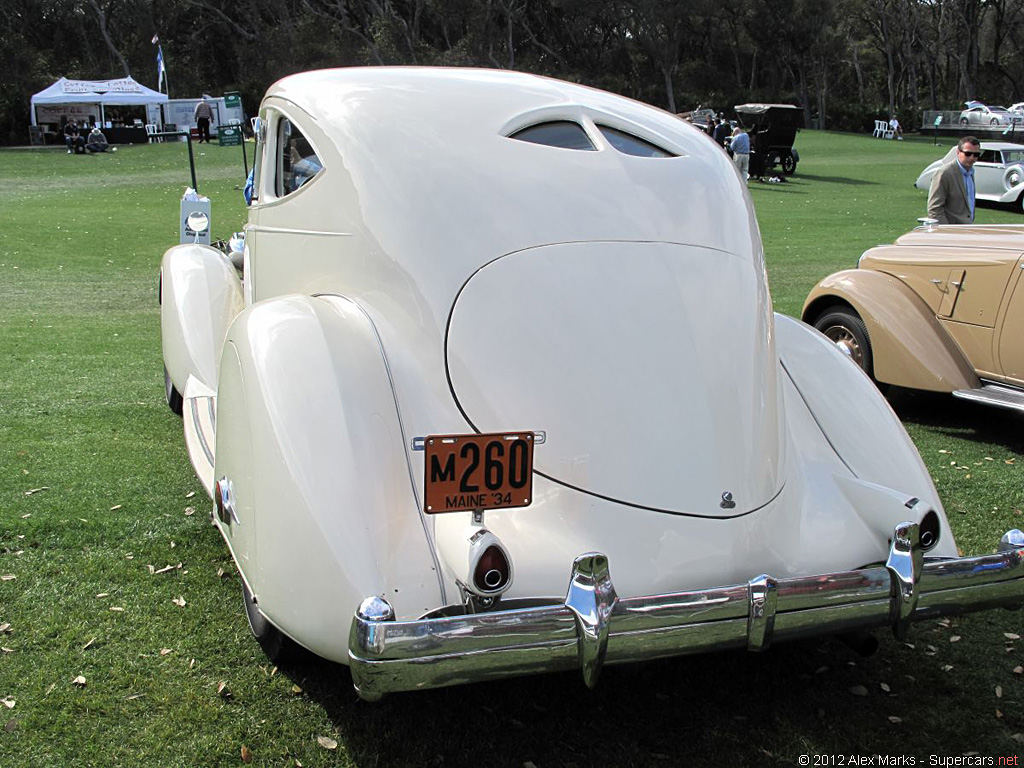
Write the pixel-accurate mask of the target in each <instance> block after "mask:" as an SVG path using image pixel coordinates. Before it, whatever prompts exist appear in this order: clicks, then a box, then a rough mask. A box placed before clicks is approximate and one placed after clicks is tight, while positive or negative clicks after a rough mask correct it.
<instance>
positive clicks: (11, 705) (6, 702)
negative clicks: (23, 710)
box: [0, 699, 15, 709]
mask: <svg viewBox="0 0 1024 768" xmlns="http://www.w3.org/2000/svg"><path fill="white" fill-rule="evenodd" d="M0 704H3V705H4V706H5V707H7V708H8V709H14V704H15V701H14V699H0Z"/></svg>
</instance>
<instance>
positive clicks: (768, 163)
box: [735, 104, 804, 178]
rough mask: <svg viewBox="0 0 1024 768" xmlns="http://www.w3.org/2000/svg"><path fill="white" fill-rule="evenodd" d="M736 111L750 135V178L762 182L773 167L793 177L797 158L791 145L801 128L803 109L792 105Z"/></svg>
mask: <svg viewBox="0 0 1024 768" xmlns="http://www.w3.org/2000/svg"><path fill="white" fill-rule="evenodd" d="M735 109H736V117H737V119H738V120H739V121H740V125H741V126H743V130H745V131H747V133H749V134H750V175H751V176H756V177H757V178H762V177H763V176H765V175H766V174H771V173H772V171H773V170H774V169H775V167H776V166H781V167H782V172H783V173H784V174H786V175H787V176H789V175H791V174H793V173H795V172H796V164H797V162H798V161H799V160H800V155H799V154H798V153H797V151H796V150H795V149H793V142H794V141H795V140H796V132H797V131H798V130H800V128H802V127H803V122H804V111H803V109H802V108H801V107H795V106H793V105H792V104H740V105H739V106H737V107H736V108H735Z"/></svg>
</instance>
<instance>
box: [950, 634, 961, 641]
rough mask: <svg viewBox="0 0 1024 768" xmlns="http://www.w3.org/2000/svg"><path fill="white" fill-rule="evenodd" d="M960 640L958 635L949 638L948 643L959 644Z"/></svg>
mask: <svg viewBox="0 0 1024 768" xmlns="http://www.w3.org/2000/svg"><path fill="white" fill-rule="evenodd" d="M960 639H961V638H960V635H953V636H952V637H950V638H949V642H951V643H959V642H960Z"/></svg>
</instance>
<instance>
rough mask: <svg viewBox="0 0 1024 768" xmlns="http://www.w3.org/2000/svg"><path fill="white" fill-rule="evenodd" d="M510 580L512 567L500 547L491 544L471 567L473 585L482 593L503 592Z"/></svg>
mask: <svg viewBox="0 0 1024 768" xmlns="http://www.w3.org/2000/svg"><path fill="white" fill-rule="evenodd" d="M511 580H512V567H511V565H510V564H509V562H508V558H507V557H506V556H505V553H504V552H503V551H502V549H501V547H499V546H497V545H495V544H491V545H490V546H489V547H487V549H485V550H484V551H483V554H482V555H480V558H479V559H478V560H477V562H476V568H475V569H473V585H474V586H475V587H476V588H477V590H478V591H480V592H482V593H484V594H494V593H497V592H503V591H504V590H505V589H506V588H507V587H508V585H509V583H510V582H511Z"/></svg>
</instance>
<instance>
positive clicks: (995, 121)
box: [988, 117, 999, 125]
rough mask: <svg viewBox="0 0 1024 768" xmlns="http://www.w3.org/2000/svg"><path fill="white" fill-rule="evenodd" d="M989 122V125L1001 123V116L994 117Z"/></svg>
mask: <svg viewBox="0 0 1024 768" xmlns="http://www.w3.org/2000/svg"><path fill="white" fill-rule="evenodd" d="M988 124H989V125H999V118H997V117H993V118H992V119H991V120H989V121H988Z"/></svg>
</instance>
